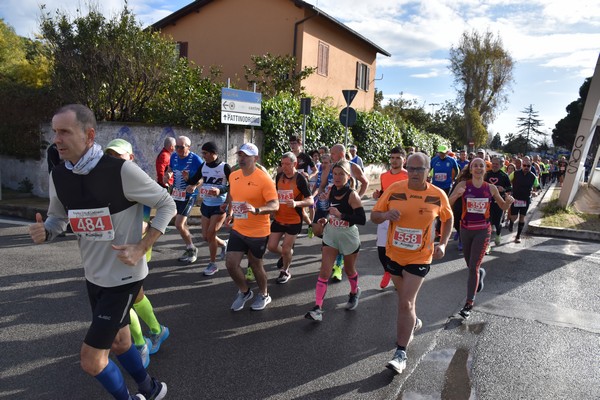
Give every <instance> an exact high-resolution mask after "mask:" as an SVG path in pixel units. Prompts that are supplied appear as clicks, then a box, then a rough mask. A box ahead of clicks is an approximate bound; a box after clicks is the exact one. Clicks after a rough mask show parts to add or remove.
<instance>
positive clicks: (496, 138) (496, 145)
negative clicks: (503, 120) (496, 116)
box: [490, 133, 502, 150]
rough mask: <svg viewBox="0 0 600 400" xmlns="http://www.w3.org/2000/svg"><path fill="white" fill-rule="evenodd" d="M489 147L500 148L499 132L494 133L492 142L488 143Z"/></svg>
mask: <svg viewBox="0 0 600 400" xmlns="http://www.w3.org/2000/svg"><path fill="white" fill-rule="evenodd" d="M490 147H491V148H492V149H495V150H500V149H502V138H501V137H500V134H499V133H496V134H495V135H494V138H493V139H492V142H491V143H490Z"/></svg>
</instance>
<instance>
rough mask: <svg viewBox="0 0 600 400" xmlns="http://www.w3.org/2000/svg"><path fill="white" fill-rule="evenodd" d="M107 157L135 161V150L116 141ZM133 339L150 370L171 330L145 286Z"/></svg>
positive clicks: (146, 221) (146, 222)
mask: <svg viewBox="0 0 600 400" xmlns="http://www.w3.org/2000/svg"><path fill="white" fill-rule="evenodd" d="M104 153H105V154H106V155H109V156H111V157H114V158H118V159H121V160H126V161H133V160H134V158H135V157H134V155H133V148H132V147H131V143H129V142H128V141H126V140H123V139H115V140H112V141H111V142H110V143H108V144H107V145H106V149H105V150H104ZM142 226H143V228H142V237H143V236H145V235H146V233H147V232H148V229H150V207H148V206H144V218H143V223H142ZM151 258H152V247H150V249H148V251H147V252H146V262H150V259H151ZM138 315H139V316H140V317H142V320H143V321H144V322H145V323H146V325H147V326H148V328H150V332H149V334H148V337H147V338H145V337H144V335H143V333H142V326H141V324H140V319H139V318H138ZM129 318H130V321H131V322H130V327H129V330H130V331H131V337H132V338H133V343H134V344H135V347H136V348H137V350H138V351H139V352H140V356H141V357H142V362H143V363H144V368H148V365H149V364H150V355H152V354H156V353H157V352H158V350H159V349H160V346H161V344H162V342H164V341H165V340H166V339H167V338H168V337H169V334H170V332H169V328H167V327H166V326H164V325H161V324H160V323H159V322H158V319H157V318H156V315H155V314H154V308H153V307H152V303H150V300H149V299H148V297H147V296H146V295H145V293H144V286H142V287H141V288H140V291H139V293H138V295H137V297H136V298H135V302H134V303H133V308H132V309H131V310H129Z"/></svg>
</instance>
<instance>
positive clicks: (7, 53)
mask: <svg viewBox="0 0 600 400" xmlns="http://www.w3.org/2000/svg"><path fill="white" fill-rule="evenodd" d="M0 81H4V82H6V81H10V82H13V83H17V84H22V85H26V86H29V87H33V88H40V87H42V86H45V85H48V83H49V81H50V59H49V58H48V49H47V48H46V47H45V46H44V45H43V44H42V43H41V42H39V41H33V40H31V39H28V38H24V37H20V36H18V35H17V34H16V33H15V31H14V29H13V28H12V27H11V26H9V25H7V24H6V23H4V20H2V19H0Z"/></svg>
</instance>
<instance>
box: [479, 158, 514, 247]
mask: <svg viewBox="0 0 600 400" xmlns="http://www.w3.org/2000/svg"><path fill="white" fill-rule="evenodd" d="M503 164H504V163H503V162H502V159H500V158H499V157H494V158H493V159H492V170H491V171H488V172H486V174H485V177H484V178H483V180H484V181H486V182H487V183H491V184H492V185H494V186H496V188H497V189H498V192H499V193H500V196H502V198H503V199H504V198H505V197H506V194H507V193H510V192H511V191H512V185H511V183H510V178H509V177H508V175H507V174H506V173H505V172H504V171H502V170H501V169H500V168H501V167H502V165H503ZM504 211H505V210H503V209H501V208H500V207H499V206H498V203H496V202H492V204H491V206H490V221H491V222H492V226H494V227H495V228H496V234H495V235H494V243H495V245H496V246H500V243H501V240H502V239H501V235H502V214H503V213H504ZM489 250H490V246H489V245H488V247H487V250H486V253H489V252H490V251H489Z"/></svg>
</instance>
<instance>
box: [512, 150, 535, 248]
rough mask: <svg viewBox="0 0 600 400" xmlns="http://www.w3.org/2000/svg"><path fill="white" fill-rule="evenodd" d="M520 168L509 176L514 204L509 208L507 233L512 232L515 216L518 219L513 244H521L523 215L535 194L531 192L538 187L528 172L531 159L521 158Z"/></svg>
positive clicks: (533, 176) (531, 174) (523, 225)
mask: <svg viewBox="0 0 600 400" xmlns="http://www.w3.org/2000/svg"><path fill="white" fill-rule="evenodd" d="M521 168H522V169H520V170H516V171H515V172H513V173H512V174H511V175H510V176H509V178H510V181H511V182H512V188H513V190H512V192H513V197H514V198H515V202H514V203H513V205H512V206H511V208H510V221H509V223H508V230H509V232H512V231H513V229H514V223H515V220H516V219H517V216H518V217H519V225H518V227H517V236H515V243H521V233H522V232H523V228H524V227H525V215H527V210H529V205H530V204H531V195H532V194H533V195H535V194H536V193H535V192H533V191H534V190H535V189H536V188H538V187H539V183H538V180H537V178H536V176H535V175H534V174H533V173H532V172H531V171H530V169H531V159H530V158H529V157H528V156H525V157H523V161H522V164H521Z"/></svg>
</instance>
